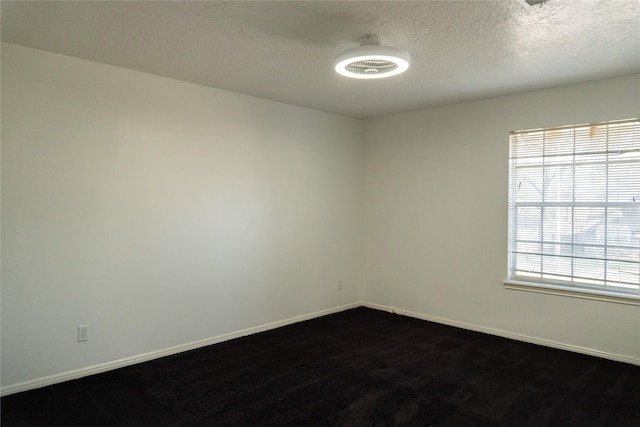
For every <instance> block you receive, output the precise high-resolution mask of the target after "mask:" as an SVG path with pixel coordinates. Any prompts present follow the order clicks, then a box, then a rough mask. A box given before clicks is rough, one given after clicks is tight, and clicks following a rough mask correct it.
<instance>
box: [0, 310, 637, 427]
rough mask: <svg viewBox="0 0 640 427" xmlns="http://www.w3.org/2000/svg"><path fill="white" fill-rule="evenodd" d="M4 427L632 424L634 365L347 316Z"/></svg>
mask: <svg viewBox="0 0 640 427" xmlns="http://www.w3.org/2000/svg"><path fill="white" fill-rule="evenodd" d="M0 401H1V405H2V408H1V409H2V413H1V416H2V426H3V427H11V426H47V427H51V426H243V427H246V426H441V427H444V426H447V427H468V426H518V427H526V426H532V427H543V426H563V427H567V426H579V427H587V426H606V427H638V426H640V367H639V366H634V365H629V364H624V363H619V362H613V361H608V360H604V359H599V358H595V357H591V356H586V355H581V354H575V353H570V352H565V351H561V350H555V349H550V348H546V347H542V346H536V345H533V344H527V343H522V342H518V341H513V340H508V339H504V338H499V337H495V336H491V335H485V334H481V333H476V332H471V331H466V330H462V329H457V328H453V327H449V326H444V325H440V324H436V323H430V322H425V321H422V320H417V319H412V318H408V317H403V316H399V315H394V314H390V313H386V312H381V311H376V310H371V309H367V308H357V309H353V310H348V311H345V312H342V313H337V314H333V315H330V316H326V317H322V318H319V319H314V320H310V321H306V322H301V323H298V324H295V325H291V326H286V327H283V328H279V329H276V330H273V331H268V332H263V333H260V334H255V335H252V336H249V337H244V338H240V339H236V340H232V341H227V342H224V343H221V344H217V345H213V346H209V347H205V348H201V349H198V350H193V351H189V352H186V353H181V354H178V355H174V356H169V357H165V358H162V359H157V360H154V361H151V362H146V363H142V364H138V365H134V366H130V367H127V368H122V369H118V370H115V371H111V372H107V373H104V374H99V375H94V376H91V377H86V378H83V379H80V380H75V381H70V382H67V383H63V384H58V385H54V386H50V387H45V388H42V389H38V390H32V391H28V392H24V393H18V394H15V395H11V396H7V397H4V398H2V399H1V400H0Z"/></svg>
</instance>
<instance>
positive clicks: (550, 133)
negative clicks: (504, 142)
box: [507, 119, 640, 298]
mask: <svg viewBox="0 0 640 427" xmlns="http://www.w3.org/2000/svg"><path fill="white" fill-rule="evenodd" d="M509 140H510V160H509V278H508V280H507V283H509V281H512V282H518V281H521V282H525V283H527V284H533V285H534V286H535V284H539V285H542V286H545V285H552V286H551V287H554V286H555V287H556V288H557V289H569V290H579V291H580V292H591V293H599V292H602V293H609V294H612V295H618V294H620V295H622V296H625V295H630V296H631V297H632V298H635V297H637V296H640V119H630V120H620V121H609V122H602V123H596V124H581V125H575V126H563V127H555V128H545V129H531V130H524V131H517V132H512V133H511V135H510V138H509Z"/></svg>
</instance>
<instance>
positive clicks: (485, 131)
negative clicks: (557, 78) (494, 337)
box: [363, 75, 640, 363]
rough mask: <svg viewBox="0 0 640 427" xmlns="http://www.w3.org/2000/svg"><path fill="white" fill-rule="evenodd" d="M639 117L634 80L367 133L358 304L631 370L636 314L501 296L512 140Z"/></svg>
mask: <svg viewBox="0 0 640 427" xmlns="http://www.w3.org/2000/svg"><path fill="white" fill-rule="evenodd" d="M638 116H640V76H639V75H631V76H624V77H620V78H614V79H608V80H602V81H595V82H590V83H585V84H579V85H575V86H566V87H560V88H556V89H549V90H540V91H535V92H528V93H521V94H516V95H512V96H505V97H500V98H494V99H487V100H482V101H478V102H471V103H464V104H457V105H451V106H447V107H443V108H435V109H429V110H424V111H416V112H412V113H407V114H402V115H397V116H391V117H383V118H379V119H374V120H369V121H367V123H366V130H365V135H366V136H365V138H366V141H367V143H366V144H367V145H366V154H365V157H366V166H365V170H366V172H365V175H366V176H365V193H366V194H365V245H364V250H365V255H364V260H365V261H364V272H365V278H364V289H363V298H364V300H366V301H369V302H371V303H373V304H378V305H380V306H385V307H395V308H396V309H397V310H400V311H401V310H407V311H408V312H412V313H418V314H419V315H420V316H422V317H425V318H436V319H442V320H446V321H451V322H453V323H456V324H466V325H468V326H472V327H475V328H478V329H482V330H494V331H502V332H504V333H507V334H511V335H514V336H522V337H533V338H537V340H536V341H546V342H557V343H563V344H564V345H566V346H575V347H576V348H580V349H588V350H594V351H595V352H598V351H600V352H603V353H607V354H609V355H614V356H616V357H618V356H621V357H620V358H621V359H625V360H630V361H637V362H638V363H640V307H638V306H632V305H624V304H617V303H610V302H601V301H591V300H585V299H575V298H569V297H561V296H554V295H543V294H536V293H530V292H521V291H513V290H506V289H505V288H504V286H503V284H502V280H503V279H505V278H506V272H507V196H508V188H507V179H508V150H509V148H508V134H509V131H511V130H519V129H528V128H536V127H544V126H554V125H563V124H572V123H588V122H597V121H602V120H609V119H624V118H630V117H638Z"/></svg>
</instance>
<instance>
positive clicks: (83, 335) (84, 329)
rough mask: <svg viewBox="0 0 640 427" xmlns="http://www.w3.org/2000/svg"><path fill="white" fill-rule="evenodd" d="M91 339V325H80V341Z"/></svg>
mask: <svg viewBox="0 0 640 427" xmlns="http://www.w3.org/2000/svg"><path fill="white" fill-rule="evenodd" d="M81 341H89V325H81V326H78V342H81Z"/></svg>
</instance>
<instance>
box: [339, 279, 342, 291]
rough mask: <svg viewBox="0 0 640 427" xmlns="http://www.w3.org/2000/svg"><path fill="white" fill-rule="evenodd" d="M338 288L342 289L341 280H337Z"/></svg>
mask: <svg viewBox="0 0 640 427" xmlns="http://www.w3.org/2000/svg"><path fill="white" fill-rule="evenodd" d="M338 290H339V291H341V290H342V280H338Z"/></svg>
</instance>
